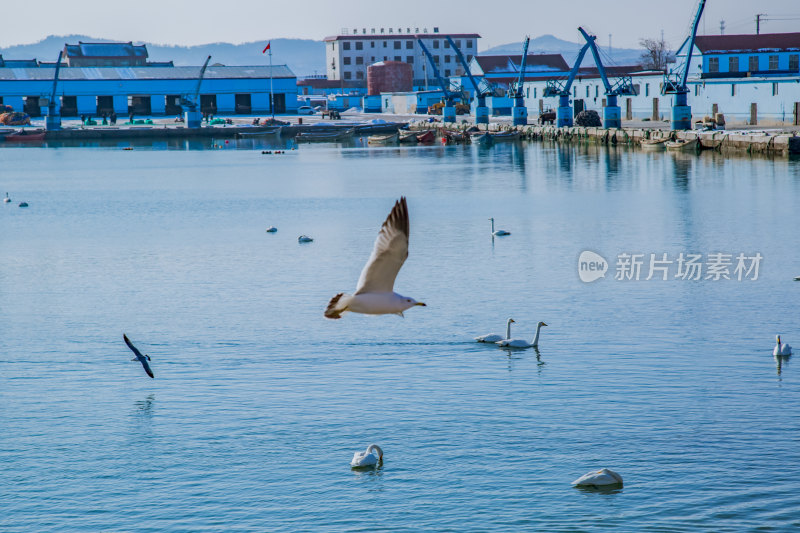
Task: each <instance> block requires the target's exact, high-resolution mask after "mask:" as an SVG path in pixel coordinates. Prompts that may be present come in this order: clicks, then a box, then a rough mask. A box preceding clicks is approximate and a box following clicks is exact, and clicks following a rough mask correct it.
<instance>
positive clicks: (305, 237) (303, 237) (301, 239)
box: [275, 230, 314, 242]
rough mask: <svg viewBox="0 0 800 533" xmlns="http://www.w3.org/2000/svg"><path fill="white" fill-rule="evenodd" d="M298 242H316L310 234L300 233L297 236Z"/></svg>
mask: <svg viewBox="0 0 800 533" xmlns="http://www.w3.org/2000/svg"><path fill="white" fill-rule="evenodd" d="M275 231H277V230H275ZM297 242H314V239H312V238H311V237H309V236H308V235H300V236H299V237H298V238H297Z"/></svg>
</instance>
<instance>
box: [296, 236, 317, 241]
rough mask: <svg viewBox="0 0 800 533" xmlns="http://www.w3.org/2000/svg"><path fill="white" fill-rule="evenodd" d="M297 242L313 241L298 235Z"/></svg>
mask: <svg viewBox="0 0 800 533" xmlns="http://www.w3.org/2000/svg"><path fill="white" fill-rule="evenodd" d="M297 242H314V239H312V238H311V237H309V236H308V235H300V236H299V237H298V238H297Z"/></svg>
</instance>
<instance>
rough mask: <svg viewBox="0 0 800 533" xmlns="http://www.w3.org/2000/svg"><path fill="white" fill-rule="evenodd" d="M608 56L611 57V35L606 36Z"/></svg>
mask: <svg viewBox="0 0 800 533" xmlns="http://www.w3.org/2000/svg"><path fill="white" fill-rule="evenodd" d="M608 55H611V34H610V33H609V34H608Z"/></svg>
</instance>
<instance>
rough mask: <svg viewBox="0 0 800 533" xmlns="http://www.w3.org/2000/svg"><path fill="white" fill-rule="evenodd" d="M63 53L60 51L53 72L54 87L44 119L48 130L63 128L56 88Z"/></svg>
mask: <svg viewBox="0 0 800 533" xmlns="http://www.w3.org/2000/svg"><path fill="white" fill-rule="evenodd" d="M63 55H64V51H63V50H62V51H61V52H59V53H58V60H56V72H55V74H53V89H52V90H51V91H50V98H49V100H47V118H45V121H44V127H45V129H47V130H60V129H61V109H58V110H57V109H56V98H57V97H56V89H57V88H58V73H59V72H60V71H61V57H62V56H63Z"/></svg>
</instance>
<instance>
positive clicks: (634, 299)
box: [0, 141, 800, 532]
mask: <svg viewBox="0 0 800 533" xmlns="http://www.w3.org/2000/svg"><path fill="white" fill-rule="evenodd" d="M209 147H210V144H209V143H205V144H204V143H193V144H188V143H184V144H176V145H166V144H155V145H137V146H136V149H135V150H132V151H124V150H121V149H120V148H119V146H107V147H103V146H95V147H68V146H61V147H48V148H42V147H19V148H13V147H3V148H1V149H0V195H2V194H3V193H4V192H5V191H6V190H7V191H9V193H10V195H11V196H12V198H13V199H14V200H15V202H13V203H12V204H4V205H0V246H1V248H2V252H1V253H2V255H1V256H0V257H2V267H0V375H1V376H2V377H0V383H1V384H2V385H1V386H0V428H2V431H1V432H0V463H1V464H2V465H3V466H2V468H0V505H1V506H2V512H1V513H0V530H2V531H4V532H17V531H20V532H22V531H25V532H27V531H36V532H43V531H137V532H138V531H152V532H163V531H173V532H179V531H375V530H390V531H410V530H437V531H464V530H479V531H486V530H493V531H516V530H539V531H601V530H605V531H701V530H703V531H731V532H733V531H735V532H739V531H750V530H759V531H789V530H797V528H799V527H800V492H798V485H797V479H798V470H799V469H800V446H798V443H799V442H800V429H799V428H798V421H800V415H798V412H800V379H798V371H800V368H797V366H796V363H795V362H794V361H791V360H788V361H784V362H782V364H781V367H780V369H779V368H778V365H777V362H776V360H775V359H774V358H773V357H772V347H773V344H774V335H775V334H776V333H781V334H782V335H784V340H785V341H786V342H788V343H789V344H794V345H798V346H800V326H798V314H797V303H796V302H797V294H798V292H797V291H798V290H800V283H797V282H793V281H792V278H793V277H794V276H797V275H800V258H798V257H797V250H798V238H797V228H798V227H800V210H798V209H797V208H796V206H797V205H798V204H800V162H798V161H789V160H784V159H777V160H768V159H752V160H751V159H746V158H733V159H725V158H721V157H719V156H716V155H714V154H702V156H700V157H694V156H685V155H674V154H667V153H656V154H646V153H641V152H638V151H633V150H627V149H624V148H619V149H616V148H606V147H600V148H597V147H588V148H587V147H576V148H565V147H560V148H559V147H557V146H554V145H548V144H521V145H507V146H503V145H498V146H495V147H494V148H492V149H489V150H486V149H480V148H478V147H460V146H457V147H446V148H445V147H440V146H434V147H420V148H416V147H412V148H376V147H359V146H351V147H346V148H342V147H337V146H332V145H319V146H313V145H312V146H301V148H300V150H297V151H290V152H288V153H286V154H283V155H262V154H261V149H262V148H264V147H262V146H258V145H253V144H252V141H251V145H250V146H245V145H239V146H238V148H239V149H237V145H236V144H235V143H231V144H229V145H227V146H225V148H223V149H202V148H209ZM185 148H189V149H188V150H187V149H185ZM192 148H199V149H192ZM401 195H405V196H407V197H408V203H409V209H410V213H411V249H410V256H409V258H408V261H407V262H406V265H405V266H404V267H403V269H402V271H401V272H400V275H399V277H398V280H397V284H396V288H397V290H398V291H399V292H401V293H403V294H406V295H408V296H412V297H414V298H417V299H418V300H421V301H424V302H427V304H428V307H427V308H415V309H412V310H410V311H408V312H407V313H406V317H405V319H403V318H400V317H397V316H381V317H370V316H360V315H350V314H348V315H345V317H344V318H343V319H342V320H339V321H327V320H325V319H324V318H323V316H322V311H323V310H324V308H325V305H326V304H327V301H328V299H329V298H330V297H331V296H332V295H333V294H335V293H337V292H340V291H343V290H344V291H348V290H352V289H353V288H354V285H355V282H356V280H357V278H358V275H359V272H360V270H361V267H362V265H363V263H364V261H365V260H366V258H367V256H368V255H369V253H370V249H371V246H372V242H373V240H374V237H375V235H376V233H377V230H378V228H379V226H380V223H381V222H382V221H383V219H384V218H385V216H386V214H387V213H388V212H389V209H390V208H391V205H392V203H393V202H394V200H395V199H397V198H398V197H399V196H401ZM21 200H26V201H27V202H28V203H29V204H30V207H29V208H28V209H21V208H18V207H17V202H18V201H21ZM491 216H493V217H495V218H496V220H497V224H498V227H502V228H504V229H507V230H509V231H511V232H512V235H511V236H510V237H507V238H503V239H497V240H495V241H494V242H492V239H491V238H490V235H489V222H488V220H487V219H488V218H489V217H491ZM270 225H275V226H277V227H278V228H279V231H278V233H276V234H267V233H265V231H264V229H265V228H266V227H267V226H270ZM300 234H308V235H311V236H312V237H314V239H315V241H314V242H313V243H310V244H307V245H299V244H298V243H297V236H298V235H300ZM583 250H593V251H595V252H597V253H599V254H601V255H602V256H603V257H605V258H606V259H607V260H608V261H610V262H611V267H610V270H609V272H608V273H607V275H606V278H605V279H601V280H599V281H597V282H595V283H591V284H586V283H583V282H581V281H580V279H579V277H578V271H577V259H578V255H579V254H580V253H581V251H583ZM623 252H627V253H632V252H633V253H643V254H646V255H647V258H648V259H649V254H650V253H656V254H659V255H660V254H662V253H668V254H669V257H670V258H673V259H674V258H675V257H677V255H678V254H679V253H680V252H684V253H695V252H696V253H702V254H704V256H705V254H709V253H714V252H725V253H732V254H734V255H736V254H739V253H740V252H743V253H745V254H748V255H753V254H755V253H756V252H759V253H761V254H762V256H763V261H762V263H761V264H760V270H759V279H758V280H756V281H753V280H745V281H736V280H735V279H734V280H729V281H726V280H720V281H713V280H699V281H689V280H680V279H677V280H676V279H672V280H670V281H661V280H657V279H651V280H649V281H645V280H644V278H645V277H646V274H647V272H646V270H645V271H643V273H642V276H641V279H640V280H639V281H618V280H615V279H614V271H615V263H616V258H617V255H618V254H620V253H623ZM647 264H648V263H647V262H646V263H645V269H646V265H647ZM673 273H674V270H673ZM508 317H513V318H515V319H516V321H517V324H515V329H514V330H513V332H512V333H516V334H517V335H514V336H523V337H526V338H530V337H532V335H533V330H534V327H535V323H536V322H537V321H539V320H544V321H545V322H547V323H548V324H549V327H547V328H544V329H543V333H542V339H541V344H540V353H539V354H538V355H537V353H536V352H534V351H532V350H528V351H521V352H516V353H509V352H506V351H503V350H500V349H498V348H496V347H494V346H485V345H478V344H476V343H474V342H472V340H471V339H472V337H473V336H476V335H479V334H485V333H491V332H502V331H503V330H504V326H505V321H506V318H508ZM123 332H124V333H127V334H128V336H129V337H130V338H131V339H132V340H133V342H134V344H136V345H137V346H139V348H141V349H142V351H143V352H147V353H149V354H150V355H151V357H152V363H151V364H152V367H153V370H154V372H155V375H156V379H154V380H151V379H149V378H148V377H147V376H146V375H145V374H144V372H143V370H142V368H141V366H140V365H139V364H138V363H136V362H131V361H130V358H131V354H130V352H129V351H128V350H127V348H126V347H125V345H124V344H123V342H122V334H123ZM371 442H375V443H378V444H380V445H381V446H382V447H383V449H384V451H385V463H384V466H383V467H382V469H380V470H378V471H368V472H354V471H351V469H350V468H349V461H350V459H351V457H352V455H353V452H355V451H359V450H363V449H364V448H365V447H366V446H367V445H368V444H369V443H371ZM604 466H605V467H609V468H613V469H615V470H617V471H618V472H620V473H621V474H622V476H623V477H624V479H625V486H624V488H622V489H620V490H615V491H610V492H596V491H583V490H577V489H574V488H572V487H571V486H570V482H571V481H572V480H573V479H575V478H577V477H579V476H580V475H582V474H584V473H586V472H588V471H590V470H593V469H597V468H600V467H604Z"/></svg>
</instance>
